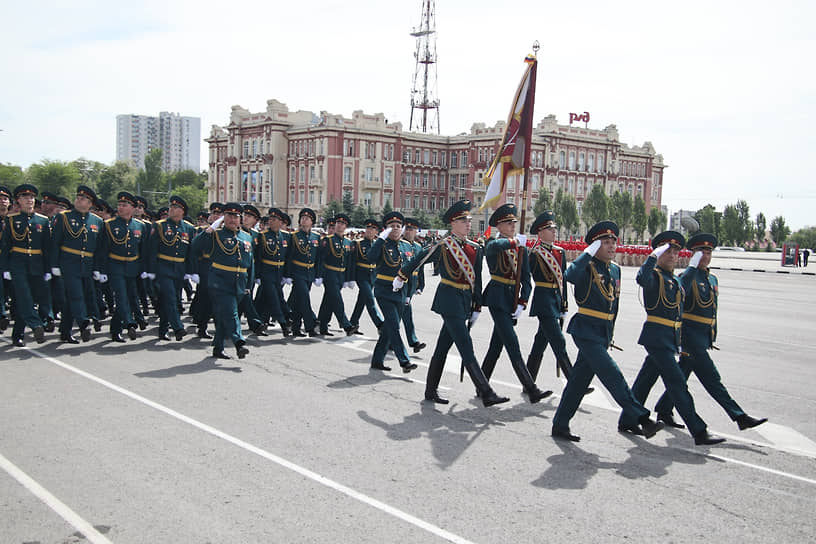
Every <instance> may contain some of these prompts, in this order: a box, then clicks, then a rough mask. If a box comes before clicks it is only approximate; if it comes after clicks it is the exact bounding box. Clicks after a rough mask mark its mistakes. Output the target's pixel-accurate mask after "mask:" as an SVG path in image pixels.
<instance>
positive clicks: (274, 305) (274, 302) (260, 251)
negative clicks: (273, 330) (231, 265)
mask: <svg viewBox="0 0 816 544" xmlns="http://www.w3.org/2000/svg"><path fill="white" fill-rule="evenodd" d="M285 215H286V214H284V213H283V212H282V211H281V210H279V209H278V208H269V218H268V219H267V229H266V230H264V231H263V232H261V233H260V236H258V240H257V244H256V246H255V273H256V276H257V277H259V278H260V280H261V285H260V288H259V289H260V293H259V297H258V301H257V305H258V308H259V312H260V314H261V320H262V321H263V322H264V323H266V322H268V321H269V319H270V318H272V319H274V320H275V321H277V322H278V323H279V324H280V326H281V330H282V331H283V335H284V336H290V335H291V334H292V330H291V329H290V328H289V323H288V322H287V319H286V308H285V307H286V299H284V298H283V267H284V265H285V264H286V255H287V253H288V251H289V241H290V237H289V233H287V232H284V231H282V230H281V227H282V226H283V225H284V223H285V221H286V219H285V217H284V216H285Z"/></svg>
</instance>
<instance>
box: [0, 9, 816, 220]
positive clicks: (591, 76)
mask: <svg viewBox="0 0 816 544" xmlns="http://www.w3.org/2000/svg"><path fill="white" fill-rule="evenodd" d="M420 9H421V3H420V2H419V1H414V0H405V1H401V2H380V1H373V0H357V1H353V2H348V1H346V2H340V1H313V2H298V3H278V2H256V1H245V2H240V3H236V4H224V3H221V2H218V3H216V2H209V1H204V2H192V1H176V0H167V1H165V2H157V1H153V0H149V1H147V2H141V3H133V4H132V5H131V4H119V3H111V2H101V1H84V2H82V1H80V2H73V3H71V4H66V5H53V3H51V2H40V1H33V2H21V3H15V4H12V5H9V6H7V7H5V8H4V12H5V13H4V19H5V20H6V21H7V24H6V25H5V26H6V28H5V29H4V33H3V34H2V35H0V47H2V50H3V51H4V54H3V56H2V58H0V82H2V83H0V92H2V98H3V100H2V101H0V128H2V129H3V132H0V161H2V162H10V163H13V164H19V165H21V166H24V167H27V166H28V165H30V164H31V163H32V162H37V161H39V160H42V159H43V158H50V159H59V160H72V159H74V158H77V157H80V156H84V157H87V158H89V159H93V160H99V161H102V162H111V161H112V160H113V158H114V155H115V117H116V115H117V114H122V113H137V114H145V115H156V114H158V112H159V111H175V112H179V113H181V114H182V115H190V116H196V117H201V119H202V131H203V134H202V136H206V134H207V133H208V132H209V127H210V125H212V124H218V125H224V124H226V123H227V122H228V119H229V113H230V107H231V106H232V105H234V104H238V105H241V106H243V107H245V108H247V109H249V110H250V111H262V110H264V109H265V107H266V101H267V100H268V99H270V98H276V99H278V100H280V101H282V102H285V103H286V104H287V105H288V106H289V107H290V109H292V110H297V109H305V110H311V111H314V112H319V111H320V110H326V111H329V112H330V113H338V114H343V115H346V116H350V115H351V112H352V111H354V110H357V109H362V110H364V111H366V112H367V113H377V112H382V113H384V114H385V115H386V117H387V118H388V119H389V120H390V121H402V123H403V125H404V126H405V127H407V125H408V118H409V114H410V111H409V100H410V94H409V92H410V86H411V77H412V74H413V68H414V65H413V56H412V54H413V51H414V41H413V38H411V36H409V32H410V30H411V28H412V27H413V26H416V25H418V24H419V18H420ZM814 11H816V8H814V7H812V5H811V4H810V3H808V2H785V1H782V2H774V3H772V4H768V3H766V2H754V1H751V2H732V1H726V2H714V3H712V2H697V1H692V2H685V3H681V4H678V3H672V4H669V3H662V2H645V1H644V2H628V3H623V4H620V3H618V4H615V3H611V2H606V1H600V0H598V1H583V2H580V1H579V2H572V3H564V4H559V5H553V4H551V3H545V2H510V3H497V2H487V1H465V0H437V1H436V16H437V28H438V31H439V35H438V41H437V48H438V54H439V64H438V69H439V85H438V90H439V98H440V100H441V108H440V121H441V126H442V132H443V134H458V133H460V132H465V131H468V130H470V126H471V124H472V123H474V122H484V123H487V124H488V125H492V124H493V123H495V122H496V121H497V120H504V119H505V118H506V116H507V112H508V108H509V106H510V100H511V98H512V94H513V92H514V91H515V87H516V85H517V84H518V80H519V78H520V76H521V73H522V70H523V62H522V59H523V58H524V56H525V55H526V54H527V53H529V52H530V51H531V44H532V42H533V41H534V40H538V41H539V42H540V43H541V50H540V51H539V55H538V56H539V61H540V67H539V76H538V77H539V79H538V86H537V96H536V118H537V119H541V118H543V117H544V116H546V115H547V114H549V113H554V114H556V115H557V117H558V119H559V121H560V122H562V123H565V122H567V121H568V114H569V112H571V111H576V112H582V111H589V112H590V113H591V115H592V120H591V122H590V126H592V127H595V128H603V127H604V126H606V125H607V124H612V123H614V124H616V125H617V126H618V129H619V132H620V136H621V138H622V140H623V141H624V142H626V143H628V144H630V145H641V144H642V143H643V142H645V141H651V142H652V143H653V144H654V146H655V148H656V149H657V151H658V152H659V153H662V154H663V156H664V159H665V161H666V162H667V163H668V164H669V168H668V170H667V173H666V184H665V189H664V203H665V204H667V205H668V206H669V208H670V209H672V210H676V209H679V208H684V209H697V208H699V207H701V206H703V205H704V204H706V203H708V202H711V203H712V204H715V205H716V206H718V207H720V208H721V207H722V206H723V205H724V204H727V203H733V202H735V201H736V200H737V199H738V198H744V199H746V200H748V202H749V204H750V205H751V212H752V214H756V213H757V212H759V211H762V212H764V213H765V215H766V216H768V217H769V218H771V217H773V216H776V215H784V216H785V218H786V219H787V220H788V222H789V224H792V225H793V226H794V227H801V226H804V225H806V224H811V225H813V224H816V220H814V219H812V217H813V213H812V212H811V208H813V207H814V205H816V189H814V188H813V187H812V184H811V183H810V177H811V176H810V173H809V168H808V166H809V164H808V163H809V157H810V152H811V149H813V147H814V145H813V144H814V143H816V142H815V141H814V140H816V138H814V136H813V133H814V106H816V104H814V102H815V101H816V76H814V75H813V71H812V70H811V69H809V68H808V66H809V65H810V64H811V63H812V60H811V59H812V58H814V53H816V44H814V41H816V38H814V36H815V34H814V32H813V31H812V30H811V28H810V26H809V25H810V21H812V20H813V15H814ZM206 156H207V153H206V148H205V147H204V146H203V145H202V158H204V157H206ZM203 166H206V165H203Z"/></svg>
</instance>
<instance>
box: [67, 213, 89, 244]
mask: <svg viewBox="0 0 816 544" xmlns="http://www.w3.org/2000/svg"><path fill="white" fill-rule="evenodd" d="M60 215H61V216H62V226H63V230H64V231H65V232H67V233H68V235H69V236H71V238H79V237H80V236H81V235H82V233H84V232H85V230H86V229H85V223H82V226H81V227H79V230H77V231H76V232H74V231H73V230H72V229H71V223H69V222H68V211H64V212H62V213H60ZM86 221H87V219H86Z"/></svg>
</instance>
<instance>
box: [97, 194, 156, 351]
mask: <svg viewBox="0 0 816 544" xmlns="http://www.w3.org/2000/svg"><path fill="white" fill-rule="evenodd" d="M116 200H117V205H116V207H117V212H118V213H117V216H116V217H113V218H111V219H108V220H107V221H105V229H104V233H103V236H102V239H101V249H100V263H102V264H101V268H102V275H103V279H107V281H108V283H109V284H110V286H111V291H113V297H114V300H115V310H114V314H113V317H111V321H110V334H111V340H113V341H114V342H124V341H125V339H124V337H123V336H122V331H123V330H124V329H127V335H128V338H130V339H131V340H135V339H136V326H137V325H138V326H139V328H140V329H141V330H144V329H146V328H147V321H146V320H145V317H144V315H143V314H142V312H141V311H140V309H139V298H138V293H139V286H138V280H139V278H143V279H147V278H148V275H147V271H146V265H147V263H146V261H147V253H148V241H149V237H148V234H147V232H148V227H147V225H145V224H144V223H143V222H142V221H140V220H139V219H136V218H135V217H134V211H135V210H136V205H137V203H138V201H137V200H136V197H134V196H133V195H132V194H130V193H128V192H126V191H122V192H120V193H119V194H118V195H116Z"/></svg>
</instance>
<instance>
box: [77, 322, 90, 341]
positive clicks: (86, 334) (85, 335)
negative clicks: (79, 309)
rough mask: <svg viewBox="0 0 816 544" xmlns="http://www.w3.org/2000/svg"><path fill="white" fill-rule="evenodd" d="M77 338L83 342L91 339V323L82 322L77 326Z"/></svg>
mask: <svg viewBox="0 0 816 544" xmlns="http://www.w3.org/2000/svg"><path fill="white" fill-rule="evenodd" d="M79 337H80V338H82V341H83V342H88V341H89V340H90V339H91V322H90V321H83V322H82V324H81V325H80V326H79Z"/></svg>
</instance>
